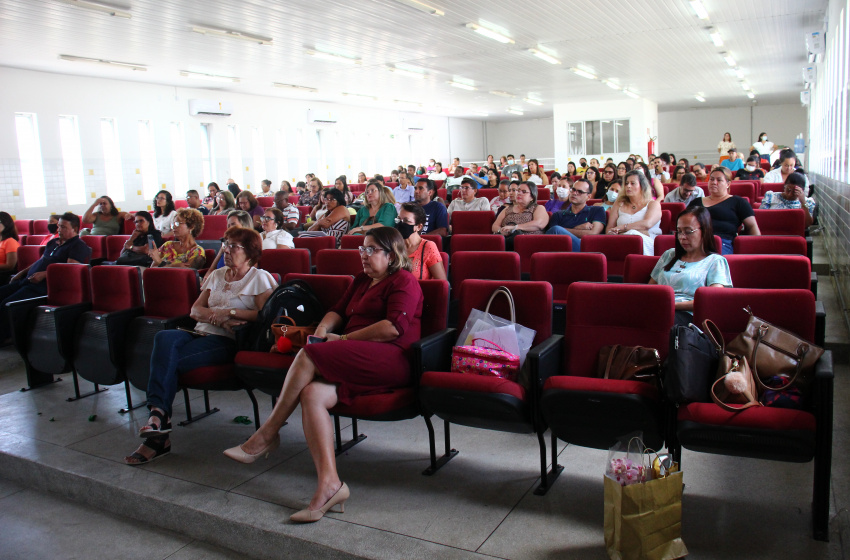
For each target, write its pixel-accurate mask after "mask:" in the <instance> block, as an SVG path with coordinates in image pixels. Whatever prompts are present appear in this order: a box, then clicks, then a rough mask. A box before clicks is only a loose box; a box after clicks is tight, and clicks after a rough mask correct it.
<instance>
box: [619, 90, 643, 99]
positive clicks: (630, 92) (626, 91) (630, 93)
mask: <svg viewBox="0 0 850 560" xmlns="http://www.w3.org/2000/svg"><path fill="white" fill-rule="evenodd" d="M623 93H625V94H626V95H628V96H629V97H631V98H632V99H640V96H639V95H638V94H636V93H635V92H633V91H631V90H628V89H624V90H623Z"/></svg>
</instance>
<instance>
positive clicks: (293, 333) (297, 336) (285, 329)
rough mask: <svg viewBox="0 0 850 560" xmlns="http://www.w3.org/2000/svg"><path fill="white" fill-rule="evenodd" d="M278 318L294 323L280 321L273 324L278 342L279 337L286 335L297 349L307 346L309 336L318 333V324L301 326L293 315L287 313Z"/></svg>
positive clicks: (273, 331)
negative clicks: (288, 315) (288, 323)
mask: <svg viewBox="0 0 850 560" xmlns="http://www.w3.org/2000/svg"><path fill="white" fill-rule="evenodd" d="M277 320H278V321H284V320H287V321H289V322H290V323H292V324H291V325H287V324H285V323H280V322H276V323H274V324H272V333H274V339H275V342H277V339H278V338H280V337H282V336H284V337H286V338H288V339H289V340H291V341H292V348H293V349H295V350H298V349H301V348H303V347H305V346H307V337H308V336H312V335H314V334H316V326H317V325H310V326H309V327H299V326H297V325H296V324H295V319H293V318H292V317H287V316H286V315H281V316H280V317H278V318H277Z"/></svg>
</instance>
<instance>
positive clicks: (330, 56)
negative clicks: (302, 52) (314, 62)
mask: <svg viewBox="0 0 850 560" xmlns="http://www.w3.org/2000/svg"><path fill="white" fill-rule="evenodd" d="M306 53H307V54H309V55H310V56H314V57H316V58H320V59H322V60H330V61H333V62H340V63H342V64H360V59H359V58H351V57H348V56H343V55H341V54H336V53H329V52H324V51H314V50H307V51H306Z"/></svg>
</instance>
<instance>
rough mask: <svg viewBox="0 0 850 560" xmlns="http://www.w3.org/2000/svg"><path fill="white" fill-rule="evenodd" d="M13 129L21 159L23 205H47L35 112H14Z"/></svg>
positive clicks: (31, 206)
mask: <svg viewBox="0 0 850 560" xmlns="http://www.w3.org/2000/svg"><path fill="white" fill-rule="evenodd" d="M15 131H16V132H17V134H18V157H19V158H20V161H21V178H22V179H23V183H24V206H26V207H27V208H33V207H38V206H47V192H46V189H45V187H44V167H43V166H42V162H41V141H40V140H39V137H38V118H37V117H36V114H35V113H15Z"/></svg>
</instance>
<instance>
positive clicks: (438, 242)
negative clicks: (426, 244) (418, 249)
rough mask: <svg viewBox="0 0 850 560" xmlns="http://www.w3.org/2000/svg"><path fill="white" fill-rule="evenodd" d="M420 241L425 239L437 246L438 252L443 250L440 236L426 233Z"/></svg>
mask: <svg viewBox="0 0 850 560" xmlns="http://www.w3.org/2000/svg"><path fill="white" fill-rule="evenodd" d="M422 239H427V240H428V241H432V242H433V243H434V245H436V246H437V250H439V251H442V250H443V237H442V236H440V235H433V234H427V233H426V234H425V235H423V236H422Z"/></svg>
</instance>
